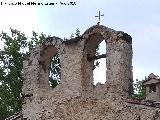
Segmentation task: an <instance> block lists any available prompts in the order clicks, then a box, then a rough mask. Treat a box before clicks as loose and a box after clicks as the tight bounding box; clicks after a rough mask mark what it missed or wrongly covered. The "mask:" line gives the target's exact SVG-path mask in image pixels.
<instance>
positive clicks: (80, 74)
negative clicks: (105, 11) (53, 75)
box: [22, 25, 160, 120]
mask: <svg viewBox="0 0 160 120" xmlns="http://www.w3.org/2000/svg"><path fill="white" fill-rule="evenodd" d="M103 40H105V41H106V43H107V44H106V45H107V46H106V48H107V50H106V51H107V53H106V68H107V71H106V83H105V84H103V85H101V84H97V85H96V86H95V85H94V84H93V65H94V59H93V58H94V56H95V51H96V47H97V45H98V44H100V42H101V41H103ZM57 53H58V54H59V57H60V63H61V84H60V85H58V86H57V87H56V88H54V89H53V88H51V87H50V86H49V82H48V79H49V64H50V60H51V59H52V57H53V56H54V55H55V54H57ZM24 78H25V79H24V83H23V96H24V99H23V111H22V112H23V117H24V118H26V119H27V120H127V119H128V120H159V119H160V109H158V108H151V107H147V106H143V105H135V104H130V103H127V102H126V100H127V99H128V98H131V93H132V92H133V89H132V82H133V76H132V38H131V36H129V35H128V34H126V33H124V32H121V31H115V30H112V29H110V28H107V27H105V26H102V25H96V26H92V27H91V28H89V29H88V30H86V31H85V32H84V34H83V35H82V36H81V37H78V38H75V39H71V40H69V41H63V40H62V39H60V38H57V37H53V38H52V39H51V40H48V41H46V42H45V43H44V44H42V45H40V46H37V47H36V48H35V49H34V50H33V51H32V52H31V54H30V56H28V58H27V59H26V60H25V61H24Z"/></svg>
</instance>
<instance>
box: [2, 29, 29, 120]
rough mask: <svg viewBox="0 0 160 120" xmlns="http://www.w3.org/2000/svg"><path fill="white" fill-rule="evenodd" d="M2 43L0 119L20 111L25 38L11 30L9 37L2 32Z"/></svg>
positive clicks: (18, 32) (25, 46)
mask: <svg viewBox="0 0 160 120" xmlns="http://www.w3.org/2000/svg"><path fill="white" fill-rule="evenodd" d="M0 39H1V41H3V43H4V47H3V50H0V119H1V120H3V119H4V118H6V117H7V116H10V115H11V114H13V113H15V112H18V111H20V110H21V106H22V100H21V92H22V89H21V87H22V79H23V78H22V68H23V60H24V56H25V53H24V52H23V50H24V49H26V48H27V37H25V35H24V34H23V33H21V32H20V31H17V30H14V29H11V36H9V35H8V34H7V33H5V32H2V33H1V34H0Z"/></svg>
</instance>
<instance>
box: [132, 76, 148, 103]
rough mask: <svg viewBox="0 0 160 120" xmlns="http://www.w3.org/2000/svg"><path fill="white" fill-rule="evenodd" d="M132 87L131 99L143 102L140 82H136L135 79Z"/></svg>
mask: <svg viewBox="0 0 160 120" xmlns="http://www.w3.org/2000/svg"><path fill="white" fill-rule="evenodd" d="M133 87H134V95H133V98H135V99H138V100H143V99H145V97H146V93H145V88H144V87H143V85H142V81H138V79H136V81H135V83H134V84H133Z"/></svg>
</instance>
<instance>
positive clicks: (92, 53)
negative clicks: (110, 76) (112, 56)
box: [82, 33, 106, 88]
mask: <svg viewBox="0 0 160 120" xmlns="http://www.w3.org/2000/svg"><path fill="white" fill-rule="evenodd" d="M102 41H103V42H102ZM97 48H98V49H99V50H98V49H97ZM85 51H86V53H85V54H84V55H86V57H87V61H86V60H85V59H84V66H83V71H84V73H83V76H84V77H83V78H84V79H83V80H84V81H82V85H83V87H84V88H87V87H88V86H90V85H91V84H92V85H94V84H96V83H98V82H100V83H102V84H104V83H105V81H106V62H105V61H106V60H105V59H106V40H105V38H104V37H103V35H102V34H101V33H94V34H90V35H89V36H88V38H87V39H86V44H85ZM98 66H99V67H98ZM99 69H100V71H99ZM99 76H100V77H99Z"/></svg>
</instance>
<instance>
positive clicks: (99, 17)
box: [95, 11, 104, 25]
mask: <svg viewBox="0 0 160 120" xmlns="http://www.w3.org/2000/svg"><path fill="white" fill-rule="evenodd" d="M101 16H104V14H102V15H101V12H100V11H99V15H98V16H95V17H98V23H97V24H98V25H99V24H100V20H101Z"/></svg>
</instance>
